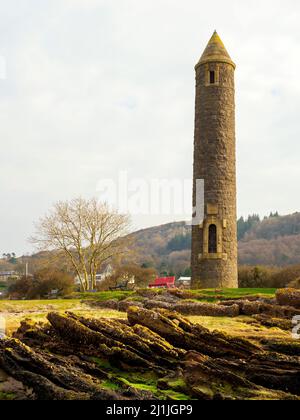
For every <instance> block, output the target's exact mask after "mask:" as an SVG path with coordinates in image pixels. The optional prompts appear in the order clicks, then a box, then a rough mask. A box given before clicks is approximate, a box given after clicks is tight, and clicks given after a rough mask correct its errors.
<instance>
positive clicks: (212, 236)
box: [208, 225, 217, 254]
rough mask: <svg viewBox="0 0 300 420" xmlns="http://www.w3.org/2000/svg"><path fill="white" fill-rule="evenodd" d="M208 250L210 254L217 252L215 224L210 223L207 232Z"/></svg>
mask: <svg viewBox="0 0 300 420" xmlns="http://www.w3.org/2000/svg"><path fill="white" fill-rule="evenodd" d="M208 252H209V253H210V254H216V253H217V226H216V225H210V226H209V232H208Z"/></svg>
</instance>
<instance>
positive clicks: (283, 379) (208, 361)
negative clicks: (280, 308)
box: [0, 306, 300, 400]
mask: <svg viewBox="0 0 300 420" xmlns="http://www.w3.org/2000/svg"><path fill="white" fill-rule="evenodd" d="M48 320H49V324H45V325H42V324H34V323H31V322H23V323H22V325H21V327H20V328H19V330H18V331H17V333H16V334H15V337H14V338H7V339H4V340H2V341H0V399H1V395H2V396H3V395H7V396H9V397H10V399H33V400H101V399H102V400H107V399H109V400H118V399H135V400H136V399H157V398H161V399H166V398H168V399H169V398H176V399H188V398H198V399H206V400H212V399H224V400H225V399H228V400H230V399H286V400H288V399H296V400H297V399H300V358H299V356H300V346H297V345H296V344H295V343H286V342H285V343H282V342H281V343H280V342H278V341H277V342H275V341H272V340H265V341H264V342H263V341H262V342H261V343H256V344H255V343H253V342H251V341H248V340H245V339H242V338H236V337H231V336H229V335H226V334H222V333H219V332H211V331H209V330H208V329H206V328H204V327H202V326H201V325H199V324H192V323H191V322H190V321H188V320H187V319H186V318H184V317H183V316H182V315H180V314H178V313H175V312H172V311H168V310H166V309H156V310H148V309H145V308H140V307H137V306H133V307H130V308H129V309H128V322H124V321H119V320H108V319H88V318H84V317H81V316H77V315H75V314H73V313H66V314H64V315H61V314H58V313H50V314H49V315H48ZM257 322H260V320H257ZM12 384H14V386H15V388H13V389H12ZM8 390H9V391H8Z"/></svg>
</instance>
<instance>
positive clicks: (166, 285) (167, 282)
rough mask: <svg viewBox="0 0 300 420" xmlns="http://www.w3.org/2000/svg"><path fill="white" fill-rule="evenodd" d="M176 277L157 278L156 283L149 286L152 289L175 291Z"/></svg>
mask: <svg viewBox="0 0 300 420" xmlns="http://www.w3.org/2000/svg"><path fill="white" fill-rule="evenodd" d="M175 280H176V277H161V278H157V279H156V280H155V282H154V283H151V284H149V287H150V289H173V288H174V287H175Z"/></svg>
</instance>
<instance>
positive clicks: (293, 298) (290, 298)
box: [276, 289, 300, 309]
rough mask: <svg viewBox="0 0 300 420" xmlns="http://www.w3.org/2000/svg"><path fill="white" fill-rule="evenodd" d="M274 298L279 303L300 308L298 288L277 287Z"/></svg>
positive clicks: (299, 291)
mask: <svg viewBox="0 0 300 420" xmlns="http://www.w3.org/2000/svg"><path fill="white" fill-rule="evenodd" d="M276 300H277V302H278V304H279V305H285V306H292V307H294V308H298V309H300V290H299V289H279V290H277V292H276Z"/></svg>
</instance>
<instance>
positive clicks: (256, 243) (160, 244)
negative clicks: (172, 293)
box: [0, 213, 300, 276]
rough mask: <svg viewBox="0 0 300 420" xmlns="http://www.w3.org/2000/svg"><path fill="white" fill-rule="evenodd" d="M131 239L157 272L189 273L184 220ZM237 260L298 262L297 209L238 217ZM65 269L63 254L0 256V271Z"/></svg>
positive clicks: (145, 262)
mask: <svg viewBox="0 0 300 420" xmlns="http://www.w3.org/2000/svg"><path fill="white" fill-rule="evenodd" d="M129 236H130V237H131V238H133V240H134V242H135V250H136V254H137V262H138V263H140V264H141V265H144V266H145V267H155V268H156V269H157V270H158V271H159V272H160V273H162V274H164V273H166V274H176V275H185V276H189V275H190V247H191V226H189V225H187V224H186V223H185V222H176V223H169V224H166V225H161V226H155V227H152V228H148V229H143V230H140V231H137V232H134V233H132V234H131V235H129ZM238 237H239V264H240V265H265V266H274V267H285V266H290V265H295V264H300V213H295V214H292V215H287V216H279V215H278V214H277V213H275V214H271V215H270V216H269V217H266V218H264V219H263V220H260V218H259V216H258V215H252V216H249V217H248V218H247V219H244V218H240V219H239V220H238ZM51 260H53V264H55V265H56V266H57V265H59V266H60V267H63V268H65V269H67V266H66V260H65V258H64V257H63V256H61V255H57V254H55V253H47V252H44V253H38V254H35V255H33V256H31V257H22V258H18V259H14V258H13V259H12V260H10V262H8V261H7V259H2V260H0V271H5V270H17V271H19V272H24V269H25V263H26V262H28V263H29V269H30V271H31V272H34V271H36V270H37V269H40V268H43V267H44V266H47V264H48V263H49V261H51Z"/></svg>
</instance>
